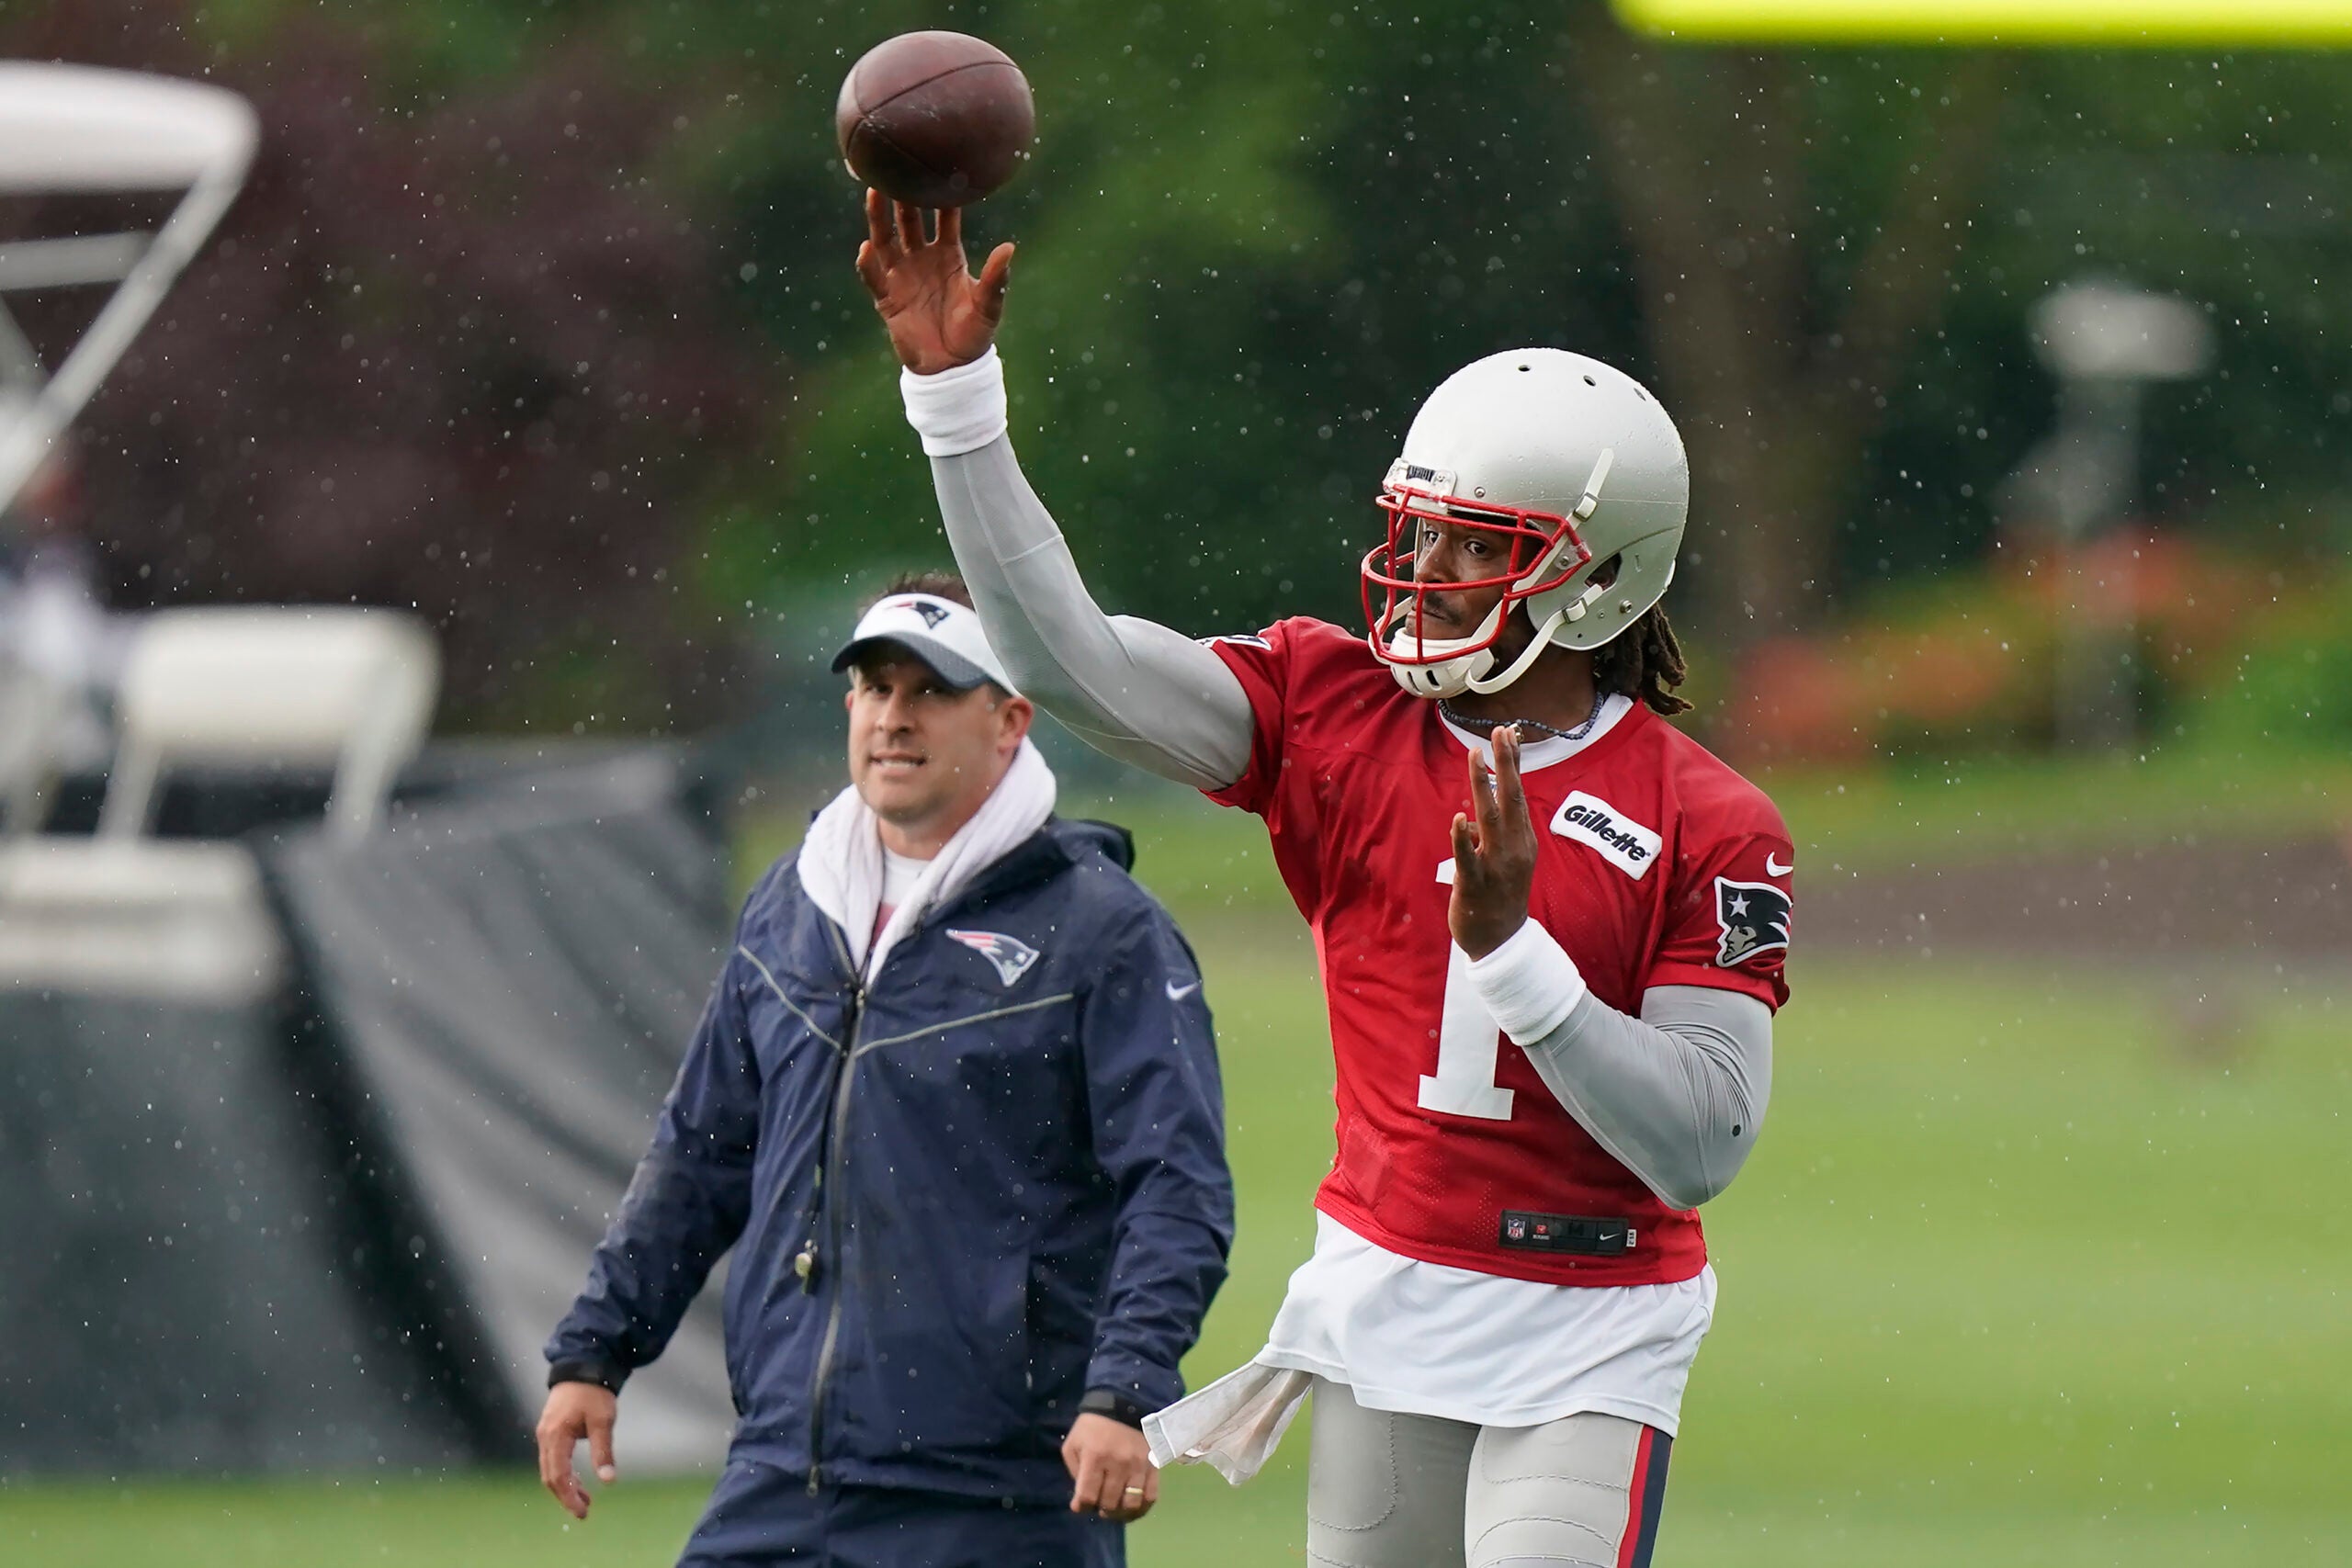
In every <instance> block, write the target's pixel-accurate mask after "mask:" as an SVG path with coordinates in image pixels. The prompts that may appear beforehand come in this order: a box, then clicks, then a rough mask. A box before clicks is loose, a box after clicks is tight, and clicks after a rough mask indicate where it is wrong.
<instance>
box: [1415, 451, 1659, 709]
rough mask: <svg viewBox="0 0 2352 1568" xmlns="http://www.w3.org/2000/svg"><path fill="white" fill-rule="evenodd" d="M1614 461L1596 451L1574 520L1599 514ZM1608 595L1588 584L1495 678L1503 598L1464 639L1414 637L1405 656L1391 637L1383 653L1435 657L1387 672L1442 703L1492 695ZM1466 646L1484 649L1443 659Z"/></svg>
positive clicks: (1543, 566) (1550, 553)
mask: <svg viewBox="0 0 2352 1568" xmlns="http://www.w3.org/2000/svg"><path fill="white" fill-rule="evenodd" d="M1616 461H1617V452H1616V449H1615V448H1614V447H1611V446H1603V447H1602V448H1601V449H1600V457H1598V458H1596V459H1595V460H1594V462H1593V465H1592V474H1591V476H1590V477H1589V478H1588V479H1586V480H1585V481H1584V493H1583V494H1581V495H1579V496H1578V497H1577V503H1576V506H1575V507H1574V508H1573V509H1572V512H1571V515H1573V516H1574V517H1575V518H1576V519H1577V521H1578V522H1583V521H1584V520H1585V519H1587V518H1589V517H1590V516H1591V515H1592V514H1593V513H1594V512H1595V511H1597V510H1599V508H1600V487H1601V486H1602V485H1604V484H1607V483H1608V482H1609V470H1610V468H1611V467H1613V466H1614V465H1615V463H1616ZM1567 547H1568V541H1567V540H1566V539H1565V538H1564V539H1562V540H1560V541H1559V543H1557V544H1555V545H1554V546H1553V547H1551V548H1550V549H1548V550H1546V551H1544V554H1543V555H1542V557H1541V558H1538V559H1537V560H1536V562H1535V564H1534V565H1532V566H1531V567H1529V568H1528V569H1527V570H1526V571H1525V572H1524V573H1522V574H1521V577H1520V579H1519V581H1521V583H1526V582H1534V581H1542V579H1543V576H1544V573H1545V572H1547V571H1549V570H1552V563H1553V562H1555V561H1556V560H1558V559H1559V558H1560V557H1561V555H1562V554H1563V553H1565V552H1566V549H1567ZM1608 591H1609V590H1608V587H1607V585H1606V584H1604V583H1599V582H1589V583H1587V584H1586V585H1585V590H1584V592H1581V593H1579V594H1577V596H1576V597H1575V598H1573V599H1571V600H1569V601H1568V602H1567V603H1566V604H1563V605H1561V606H1560V607H1559V608H1558V609H1556V610H1554V611H1553V612H1552V613H1551V614H1550V615H1546V616H1545V617H1544V622H1543V624H1542V625H1541V626H1537V627H1536V628H1535V635H1534V636H1533V637H1530V638H1529V639H1528V642H1527V646H1526V647H1525V648H1524V649H1521V650H1520V655H1519V657H1518V658H1517V659H1514V660H1511V661H1510V666H1509V667H1508V668H1506V669H1505V670H1504V671H1503V672H1502V673H1501V674H1499V675H1492V676H1490V675H1488V674H1487V671H1489V670H1492V669H1493V668H1494V667H1495V654H1494V649H1493V646H1492V644H1493V638H1494V637H1495V635H1496V633H1497V632H1498V630H1500V629H1501V626H1502V615H1503V613H1504V611H1505V610H1506V608H1507V607H1508V606H1509V605H1510V603H1511V601H1510V599H1509V598H1508V597H1505V598H1504V599H1502V600H1499V601H1498V602H1497V603H1496V604H1495V607H1494V608H1493V609H1491V610H1489V611H1487V618H1486V619H1485V620H1483V621H1480V622H1479V623H1478V629H1477V630H1476V631H1475V632H1473V633H1471V634H1470V635H1469V636H1468V637H1454V638H1453V639H1451V640H1450V641H1447V642H1429V641H1425V640H1422V639H1419V638H1416V639H1414V642H1413V647H1412V650H1411V651H1410V652H1409V653H1408V652H1407V650H1406V649H1403V648H1400V647H1398V646H1397V644H1398V643H1399V642H1400V641H1401V640H1403V637H1402V634H1401V633H1399V635H1398V636H1397V637H1392V638H1390V639H1389V641H1388V645H1387V647H1388V651H1389V652H1390V653H1392V654H1394V655H1396V656H1397V658H1398V659H1406V658H1410V659H1416V660H1419V659H1425V658H1427V657H1428V655H1429V654H1430V653H1431V652H1435V653H1437V654H1438V655H1439V656H1440V657H1439V660H1438V661H1437V662H1435V663H1426V664H1398V663H1390V664H1389V666H1388V672H1389V673H1390V674H1392V675H1394V676H1396V677H1397V684H1398V685H1401V686H1403V687H1404V688H1405V689H1406V690H1407V691H1408V692H1410V693H1412V694H1414V695H1415V696H1420V697H1436V698H1439V699H1440V700H1442V699H1444V698H1446V697H1454V696H1460V695H1461V694H1463V693H1464V692H1465V691H1466V692H1476V693H1477V694H1479V695H1480V696H1487V695H1491V694H1494V693H1496V692H1499V691H1501V690H1502V689H1503V688H1504V687H1505V686H1508V685H1510V683H1511V682H1513V681H1516V680H1518V679H1519V678H1520V677H1521V675H1524V674H1526V673H1527V667H1528V666H1529V665H1531V664H1532V663H1534V662H1535V660H1536V659H1537V657H1538V656H1539V655H1541V654H1542V653H1543V651H1544V649H1547V648H1549V647H1550V646H1551V645H1552V638H1553V637H1555V636H1556V635H1557V634H1558V632H1559V630H1560V628H1561V627H1562V626H1566V625H1567V624H1568V623H1569V622H1570V621H1580V620H1582V619H1584V617H1585V612H1586V611H1588V610H1589V609H1591V608H1592V605H1593V603H1594V602H1595V601H1596V600H1598V599H1599V598H1600V596H1601V595H1602V594H1603V593H1606V592H1608ZM1407 613H1408V610H1407V607H1406V606H1405V605H1402V604H1400V605H1398V606H1397V612H1396V614H1397V619H1398V620H1400V621H1401V620H1402V619H1403V618H1404V617H1405V615H1406V614H1407ZM1471 643H1478V644H1485V645H1486V646H1483V647H1480V648H1478V649H1477V650H1476V651H1475V652H1471V653H1464V654H1463V655H1461V656H1459V657H1457V658H1452V659H1448V658H1445V657H1444V655H1445V653H1446V651H1447V649H1449V648H1457V647H1462V646H1464V645H1465V644H1471ZM1374 651H1375V652H1377V651H1378V647H1377V639H1375V647H1374Z"/></svg>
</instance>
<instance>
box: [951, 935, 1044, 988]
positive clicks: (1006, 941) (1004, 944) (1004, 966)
mask: <svg viewBox="0 0 2352 1568" xmlns="http://www.w3.org/2000/svg"><path fill="white" fill-rule="evenodd" d="M947 940H948V941H950V942H962V943H963V944H964V945H965V946H966V947H968V948H970V949H971V950H972V951H973V952H974V953H978V954H979V955H980V956H981V957H982V958H985V959H987V960H988V961H989V963H990V964H994V965H996V974H997V978H998V979H1000V980H1002V981H1003V982H1004V983H1005V984H1006V985H1007V986H1008V987H1009V986H1011V985H1012V983H1013V982H1014V981H1015V980H1018V979H1019V978H1021V976H1023V975H1026V974H1027V973H1029V965H1031V964H1035V963H1036V962H1037V950H1036V949H1035V948H1034V947H1032V946H1030V945H1029V944H1028V943H1027V942H1022V941H1020V940H1019V939H1017V938H1014V937H1009V936H1007V935H1005V934H1004V933H1003V932H1002V931H952V930H951V931H948V933H947Z"/></svg>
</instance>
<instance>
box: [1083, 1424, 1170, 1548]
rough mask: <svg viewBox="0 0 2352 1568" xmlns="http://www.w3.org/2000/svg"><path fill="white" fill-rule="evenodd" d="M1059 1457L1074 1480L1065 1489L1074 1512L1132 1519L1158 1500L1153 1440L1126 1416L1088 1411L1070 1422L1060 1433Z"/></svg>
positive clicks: (1125, 1521) (1126, 1521)
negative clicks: (1116, 1417) (1118, 1418)
mask: <svg viewBox="0 0 2352 1568" xmlns="http://www.w3.org/2000/svg"><path fill="white" fill-rule="evenodd" d="M1062 1462H1063V1463H1064V1464H1066V1465H1068V1466H1069V1475H1070V1480H1071V1481H1073V1482H1074V1483H1076V1484H1075V1485H1074V1486H1072V1487H1071V1489H1070V1495H1069V1511H1070V1512H1071V1513H1073V1514H1100V1515H1101V1516H1102V1517H1104V1518H1106V1519H1111V1520H1114V1521H1115V1522H1116V1523H1119V1524H1123V1525H1125V1524H1132V1523H1134V1522H1135V1521H1136V1520H1137V1519H1139V1518H1141V1517H1144V1516H1145V1515H1146V1514H1148V1513H1149V1512H1151V1506H1152V1505H1153V1504H1154V1503H1157V1502H1159V1471H1157V1470H1155V1469H1153V1468H1152V1464H1151V1444H1150V1443H1149V1442H1148V1441H1146V1440H1145V1438H1144V1435H1143V1434H1142V1433H1141V1432H1138V1431H1136V1429H1135V1428H1134V1427H1130V1426H1128V1425H1127V1424H1126V1423H1125V1422H1124V1421H1114V1420H1112V1419H1111V1417H1109V1416H1096V1415H1092V1414H1089V1415H1085V1416H1080V1417H1079V1418H1078V1419H1077V1420H1075V1421H1073V1422H1071V1423H1070V1426H1069V1437H1067V1438H1063V1439H1062Z"/></svg>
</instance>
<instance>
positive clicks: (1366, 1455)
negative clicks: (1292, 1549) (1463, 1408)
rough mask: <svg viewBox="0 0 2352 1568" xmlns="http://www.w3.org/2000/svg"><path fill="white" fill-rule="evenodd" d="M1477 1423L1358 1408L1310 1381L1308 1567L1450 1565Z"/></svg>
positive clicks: (1339, 1391)
mask: <svg viewBox="0 0 2352 1568" xmlns="http://www.w3.org/2000/svg"><path fill="white" fill-rule="evenodd" d="M1477 1440H1478V1428H1477V1427H1473V1426H1471V1425H1469V1424H1468V1423H1466V1422H1463V1421H1447V1420H1442V1419H1441V1418H1439V1417H1437V1416H1398V1415H1396V1414H1393V1413H1391V1412H1389V1411H1385V1410H1367V1409H1365V1408H1364V1407H1363V1405H1361V1404H1357V1403H1356V1402H1355V1396H1354V1395H1353V1394H1352V1393H1350V1392H1349V1390H1348V1387H1347V1385H1346V1384H1345V1383H1336V1382H1330V1381H1329V1380H1328V1379H1325V1378H1317V1379H1316V1380H1315V1428H1314V1435H1313V1438H1312V1439H1311V1440H1310V1442H1309V1443H1308V1446H1307V1461H1306V1561H1307V1562H1308V1564H1309V1565H1310V1568H1459V1565H1460V1564H1461V1562H1462V1500H1463V1495H1464V1491H1465V1489H1466V1487H1467V1485H1468V1476H1469V1471H1470V1451H1471V1448H1472V1446H1473V1445H1474V1444H1475V1443H1476V1442H1477Z"/></svg>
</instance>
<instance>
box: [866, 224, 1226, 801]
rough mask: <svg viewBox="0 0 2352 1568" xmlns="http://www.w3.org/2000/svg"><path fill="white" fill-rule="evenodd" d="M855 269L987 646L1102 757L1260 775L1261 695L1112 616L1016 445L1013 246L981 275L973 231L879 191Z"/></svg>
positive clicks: (1152, 632) (1209, 661)
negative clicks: (1002, 326)
mask: <svg viewBox="0 0 2352 1568" xmlns="http://www.w3.org/2000/svg"><path fill="white" fill-rule="evenodd" d="M865 220H866V237H865V243H864V244H863V245H861V246H860V247H859V248H858V254H857V273H858V276H859V278H860V279H861V280H863V281H864V283H865V288H866V290H867V292H868V293H870V294H871V295H873V297H874V304H875V309H876V310H877V311H879V312H880V314H881V317H882V321H883V324H884V325H885V326H886V327H887V328H888V331H889V333H890V344H891V346H892V347H893V348H894V349H896V350H897V352H898V355H899V363H900V364H901V365H902V366H904V367H906V371H907V374H906V376H905V377H904V378H902V387H903V390H904V391H905V394H906V399H907V416H908V418H909V420H910V422H911V423H913V424H914V426H915V429H916V431H917V433H918V434H921V435H922V442H923V450H924V451H925V452H926V453H928V454H929V455H930V457H931V459H932V479H933V484H934V485H935V486H936V487H937V490H938V492H939V509H940V516H941V520H942V521H943V522H944V524H945V525H946V529H947V542H948V545H949V547H951V548H952V549H953V550H954V551H955V553H956V567H957V568H958V569H959V570H961V571H962V572H963V574H964V581H966V582H967V584H968V585H969V586H970V587H971V590H972V599H973V602H974V604H976V605H977V606H978V610H979V613H980V620H981V623H982V624H983V625H984V626H987V628H988V634H989V644H990V646H991V647H993V648H994V649H996V654H997V657H998V658H999V659H1001V660H1003V661H1004V666H1005V671H1006V672H1007V673H1008V674H1010V675H1011V676H1012V679H1013V681H1014V682H1015V683H1016V684H1018V685H1019V686H1020V687H1021V689H1022V692H1023V694H1025V695H1027V696H1028V697H1030V698H1031V699H1032V700H1034V701H1035V702H1036V703H1037V704H1038V705H1039V706H1041V707H1043V708H1045V709H1046V712H1048V713H1050V714H1052V715H1053V716H1055V717H1056V718H1058V719H1060V720H1061V721H1062V723H1064V724H1065V725H1067V726H1069V728H1071V729H1072V730H1074V731H1076V732H1077V734H1078V735H1079V737H1080V739H1084V740H1086V741H1087V742H1088V743H1089V744H1091V745H1092V746H1093V747H1095V749H1096V750H1101V751H1104V752H1107V753H1108V754H1110V755H1111V756H1114V757H1116V758H1118V759H1119V760H1120V761H1126V762H1132V763H1134V764H1135V765H1136V766H1137V767H1140V768H1144V769H1147V770H1148V771H1149V772H1151V773H1158V774H1159V775H1160V776H1161V777H1163V778H1170V779H1174V780H1176V781H1177V782H1178V783H1180V784H1190V785H1192V786H1193V787H1194V788H1196V789H1221V788H1223V787H1225V786H1226V785H1227V784H1231V783H1233V782H1234V781H1235V780H1236V779H1238V778H1239V777H1240V776H1241V775H1242V773H1243V772H1244V771H1245V770H1246V769H1247V768H1248V767H1249V765H1250V738H1251V719H1250V699H1249V696H1248V694H1246V693H1244V692H1243V691H1242V689H1241V682H1239V681H1238V679H1237V678H1236V677H1235V676H1234V674H1233V672H1232V671H1230V670H1228V669H1227V668H1226V666H1225V661H1224V660H1221V659H1219V658H1218V657H1217V656H1216V654H1214V653H1212V652H1210V651H1209V650H1208V649H1205V648H1204V647H1202V646H1201V645H1200V644H1198V643H1196V642H1194V641H1193V640H1192V639H1191V638H1190V637H1184V636H1182V634H1181V633H1178V632H1174V631H1170V629H1169V628H1167V627H1166V626H1158V625H1155V624H1154V623H1152V622H1149V621H1142V620H1136V619H1134V618H1133V617H1130V616H1117V617H1113V616H1109V615H1104V614H1103V611H1102V609H1101V608H1100V607H1099V606H1098V605H1096V604H1095V603H1094V598H1093V596H1092V595H1091V593H1089V592H1087V589H1086V583H1085V581H1084V580H1083V579H1081V578H1080V576H1079V572H1078V564H1077V562H1076V561H1075V560H1074V559H1072V558H1071V556H1070V553H1069V545H1068V543H1067V542H1066V541H1065V540H1064V539H1063V538H1062V534H1061V530H1060V529H1059V528H1058V527H1057V526H1056V525H1055V524H1054V519H1053V514H1052V513H1049V512H1047V511H1046V507H1045V503H1044V502H1041V501H1039V500H1038V499H1037V494H1036V491H1034V490H1032V489H1031V488H1030V486H1029V481H1028V479H1027V478H1026V476H1024V475H1023V473H1022V471H1021V465H1020V463H1019V462H1018V461H1017V460H1016V459H1015V458H1014V457H1013V455H1012V441H1011V439H1010V438H1009V437H1008V436H1007V435H1006V434H1005V398H1004V376H1003V371H1002V368H1001V366H1000V365H999V363H998V361H997V358H996V355H995V353H994V344H995V338H996V329H997V324H998V323H999V322H1000V321H1002V320H1003V317H1004V301H1005V295H1006V291H1007V289H1008V288H1010V287H1011V280H1012V246H1011V245H1009V244H1007V245H1000V246H998V247H997V248H996V250H995V251H994V252H993V253H991V254H989V259H988V262H987V264H986V265H984V266H982V268H981V269H980V275H979V276H978V277H974V276H972V275H971V271H970V268H969V266H968V265H967V262H966V258H965V254H964V238H963V223H962V218H961V215H960V214H959V213H957V212H956V210H955V209H948V210H946V211H943V212H941V213H939V214H937V216H936V223H935V228H934V229H933V231H932V232H931V233H930V234H928V235H927V234H926V223H925V218H924V214H923V213H922V212H921V211H919V210H917V209H914V208H911V207H908V206H906V205H904V204H902V203H900V204H893V203H891V202H888V201H887V200H885V199H884V197H882V196H881V195H880V193H878V192H875V191H868V192H867V193H866V202H865Z"/></svg>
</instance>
